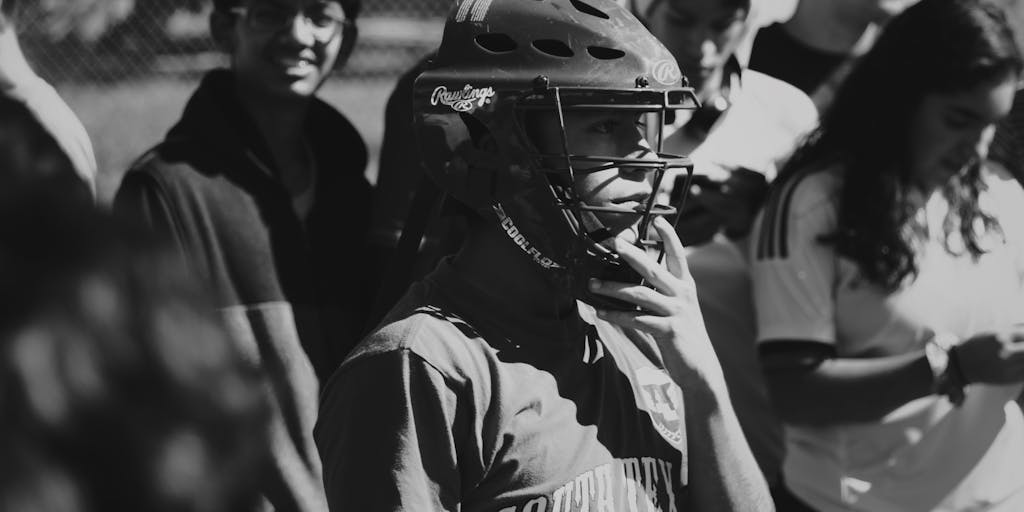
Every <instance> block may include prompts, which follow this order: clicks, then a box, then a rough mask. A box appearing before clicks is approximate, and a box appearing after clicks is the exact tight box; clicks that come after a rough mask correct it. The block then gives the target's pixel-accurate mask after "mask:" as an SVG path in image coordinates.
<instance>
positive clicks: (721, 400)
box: [660, 342, 774, 511]
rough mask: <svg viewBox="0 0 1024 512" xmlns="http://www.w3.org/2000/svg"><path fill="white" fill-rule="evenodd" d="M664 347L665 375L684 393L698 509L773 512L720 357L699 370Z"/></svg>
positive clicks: (693, 491)
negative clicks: (726, 381) (720, 362)
mask: <svg viewBox="0 0 1024 512" xmlns="http://www.w3.org/2000/svg"><path fill="white" fill-rule="evenodd" d="M706 345H707V346H708V347H710V346H711V344H710V342H708V343H707V344H706ZM660 348H661V352H662V355H663V361H664V364H665V367H666V368H665V369H666V371H667V372H668V374H669V376H670V377H671V378H672V380H673V381H675V383H676V384H677V385H679V387H680V388H681V389H682V390H683V409H684V415H685V418H686V419H685V422H686V440H687V445H686V450H687V456H688V458H689V462H688V466H689V467H690V468H694V470H693V471H690V472H689V475H688V485H689V488H690V493H691V496H692V499H693V507H694V510H744V511H747V510H750V511H761V510H774V506H773V505H772V500H771V495H770V494H769V492H768V484H767V482H766V481H765V479H764V475H763V474H762V473H761V470H760V469H759V468H758V466H757V461H756V460H755V459H754V454H753V452H751V451H750V446H749V445H748V444H747V440H746V437H744V435H743V431H742V429H741V428H740V423H739V420H738V419H737V418H736V413H735V411H734V410H733V407H732V403H731V402H730V401H729V392H728V390H727V388H726V384H725V378H724V377H723V376H722V370H721V367H720V366H719V365H718V364H717V359H716V358H711V359H706V360H707V361H713V362H714V363H715V364H710V363H709V364H706V365H703V366H702V367H699V368H695V367H693V366H692V365H690V364H688V363H687V360H686V359H684V358H683V357H682V352H681V351H680V350H675V349H672V347H668V346H664V345H662V346H661V347H660Z"/></svg>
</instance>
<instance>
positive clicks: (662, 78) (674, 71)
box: [651, 59, 683, 85]
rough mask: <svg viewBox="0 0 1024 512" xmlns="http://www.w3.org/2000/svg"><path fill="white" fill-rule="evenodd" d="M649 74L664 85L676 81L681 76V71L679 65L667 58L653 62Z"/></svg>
mask: <svg viewBox="0 0 1024 512" xmlns="http://www.w3.org/2000/svg"><path fill="white" fill-rule="evenodd" d="M651 75H652V77H653V78H654V80H655V81H657V82H658V83H662V84H665V85H672V84H675V83H678V82H679V81H680V80H682V78H683V73H682V72H681V71H679V65H677V64H676V63H675V62H673V61H671V60H667V59H666V60H659V61H658V62H655V63H654V67H653V68H651Z"/></svg>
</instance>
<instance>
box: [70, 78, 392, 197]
mask: <svg viewBox="0 0 1024 512" xmlns="http://www.w3.org/2000/svg"><path fill="white" fill-rule="evenodd" d="M395 80H397V77H394V78H390V79H366V80H341V79H334V80H331V81H329V82H328V83H327V84H325V85H324V88H323V90H322V92H321V97H322V98H323V99H324V100H326V101H327V102H328V103H331V104H332V105H334V106H335V107H336V108H338V109H339V110H341V111H342V112H344V113H345V115H347V116H348V117H349V119H350V120H351V121H352V123H353V124H355V126H356V128H357V129H358V130H359V132H360V133H361V134H362V135H363V138H364V139H365V140H366V145H367V147H368V149H369V151H370V159H371V161H370V165H369V166H368V169H367V176H368V177H369V178H370V179H371V180H373V179H375V177H376V162H377V154H378V152H379V150H380V140H381V137H382V135H383V119H384V105H385V103H386V102H387V96H388V95H389V94H390V93H391V90H392V88H393V87H394V82H395ZM196 85H197V80H187V81H186V80H181V79H167V78H159V79H150V80H144V81H135V82H126V83H120V84H116V85H82V86H79V85H60V84H58V86H57V89H58V90H59V91H60V93H61V95H62V96H63V97H64V99H65V101H67V103H68V105H70V106H71V108H72V109H73V110H74V111H75V113H76V114H78V117H79V118H80V119H81V120H82V123H83V124H84V125H85V128H86V130H88V131H89V135H90V137H91V138H92V143H93V147H94V149H95V150H96V159H97V162H98V163H99V169H100V175H99V178H98V180H97V194H98V196H99V200H100V202H102V203H107V202H109V201H110V200H111V198H112V197H113V195H114V192H116V191H117V186H118V184H119V183H120V182H121V176H122V175H123V174H124V171H125V170H126V169H127V168H128V166H129V165H130V164H131V162H132V161H133V160H134V159H135V158H136V157H138V156H139V155H140V154H141V153H142V152H144V151H146V150H147V149H148V148H150V147H151V146H153V145H154V144H156V143H157V142H159V141H160V140H161V139H162V138H163V136H164V134H165V133H166V132H167V129H168V128H170V127H171V125H172V124H174V122H175V121H177V119H178V117H179V116H180V115H181V110H182V107H183V106H184V105H185V102H186V101H187V100H188V97H189V96H190V95H191V94H192V91H193V89H194V88H195V87H196Z"/></svg>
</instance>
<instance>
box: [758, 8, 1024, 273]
mask: <svg viewBox="0 0 1024 512" xmlns="http://www.w3.org/2000/svg"><path fill="white" fill-rule="evenodd" d="M1021 69H1022V60H1021V55H1020V52H1019V50H1018V48H1017V46H1016V45H1015V43H1014V38H1013V32H1012V30H1011V28H1010V26H1009V24H1008V22H1007V20H1006V17H1005V15H1004V13H1003V11H1002V10H1001V9H1000V8H999V7H998V6H997V5H995V4H993V3H992V2H990V1H988V0H923V1H921V2H919V3H918V4H916V5H914V6H912V7H910V8H909V9H907V10H906V11H904V12H903V13H902V14H901V15H899V16H897V17H896V18H894V19H893V20H891V21H890V22H889V23H888V25H887V26H886V28H885V30H884V31H883V33H882V34H881V36H880V37H879V39H878V40H877V41H876V42H875V44H874V46H873V47H872V49H871V50H870V51H869V52H868V53H867V54H865V55H864V56H863V57H861V58H860V61H859V62H857V63H856V64H855V65H854V68H853V70H852V71H851V73H850V75H849V76H848V77H847V79H846V80H845V81H844V82H843V84H842V85H841V86H840V88H839V89H838V90H837V92H836V96H835V98H834V100H833V103H832V104H831V106H830V107H829V108H828V109H827V110H826V111H825V112H824V114H823V116H822V121H821V124H820V125H819V127H818V128H817V129H816V130H815V131H814V132H812V133H811V134H810V135H809V136H808V138H807V139H806V140H805V142H804V143H803V144H802V145H801V147H800V148H799V149H798V150H797V151H796V152H795V153H794V155H793V157H792V158H791V159H790V160H789V162H788V163H787V164H786V165H785V167H784V168H783V170H782V172H781V173H780V175H779V177H778V179H777V180H776V182H775V190H781V188H782V185H783V184H785V183H786V182H787V181H789V180H792V179H796V177H797V175H798V174H801V173H802V172H804V171H811V170H812V169H813V170H814V171H821V170H824V169H828V168H833V167H835V166H839V167H840V168H841V169H842V173H843V179H842V182H843V185H842V189H841V193H840V197H839V212H838V228H837V230H836V231H835V232H834V233H831V234H827V235H825V236H823V237H822V239H821V241H822V242H823V243H827V244H830V245H833V246H834V247H835V248H836V251H837V252H838V253H839V254H840V255H842V256H845V257H847V258H849V259H851V260H853V261H854V262H855V263H857V264H858V266H859V268H860V270H861V272H862V273H863V274H864V276H865V277H866V278H867V279H868V280H869V281H870V282H872V283H875V284H877V285H880V286H882V287H884V288H885V289H887V290H890V291H892V290H894V289H896V288H897V287H898V286H899V285H900V284H901V283H902V282H903V281H904V280H905V279H906V278H908V277H912V276H916V274H917V271H918V267H917V262H916V259H915V254H914V249H913V246H912V240H913V238H914V236H916V234H917V233H919V231H920V229H919V228H917V227H916V226H914V223H913V215H914V212H915V210H916V208H917V206H915V205H914V204H913V203H912V200H911V195H910V194H909V192H910V188H911V181H910V175H909V167H910V166H909V165H908V162H909V142H908V141H909V134H910V130H911V118H912V117H913V115H914V113H915V112H916V110H917V109H918V108H919V106H920V104H921V99H922V97H924V96H925V95H928V94H935V93H939V94H943V93H953V92H959V91H966V90H970V89H972V88H974V87H978V86H981V85H984V84H989V83H995V82H998V81H1000V80H1004V79H1006V78H1007V77H1012V76H1014V75H1015V74H1019V73H1020V72H1021ZM980 167H981V164H980V162H975V163H973V164H971V165H970V166H969V168H968V169H967V170H966V171H965V172H962V173H959V174H958V175H957V176H956V177H954V178H953V179H951V180H950V181H949V182H948V183H947V184H946V185H945V186H944V187H943V194H944V195H945V197H946V198H947V200H948V201H949V203H950V206H951V207H950V213H949V216H948V217H947V219H946V222H945V223H944V237H945V239H946V241H947V243H946V247H947V250H951V251H952V250H954V249H952V248H951V247H950V244H949V243H948V239H949V235H950V234H951V233H953V232H954V231H956V232H958V233H959V234H960V235H961V237H962V239H963V242H964V244H963V245H964V248H965V249H966V250H967V251H968V252H970V254H971V255H972V256H973V257H978V256H980V255H981V254H982V253H983V252H984V250H983V249H982V248H981V246H980V244H979V237H980V236H981V233H978V231H977V230H976V229H975V226H976V225H977V224H978V223H979V222H980V223H981V224H982V225H984V226H985V230H986V231H988V230H998V229H999V226H998V222H997V221H996V220H995V219H994V218H993V217H991V216H990V215H988V214H986V213H985V212H983V211H982V210H981V209H980V208H979V206H978V196H979V194H980V192H981V191H982V190H983V189H984V184H983V183H982V180H981V172H980ZM776 195H777V194H776Z"/></svg>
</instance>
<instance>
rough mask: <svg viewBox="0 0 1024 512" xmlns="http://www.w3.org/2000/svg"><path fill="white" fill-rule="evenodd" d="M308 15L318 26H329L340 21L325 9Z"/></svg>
mask: <svg viewBox="0 0 1024 512" xmlns="http://www.w3.org/2000/svg"><path fill="white" fill-rule="evenodd" d="M306 16H308V17H309V20H310V21H312V22H313V24H314V25H316V26H318V27H329V26H331V25H333V24H334V23H336V22H337V21H338V20H336V19H335V17H334V16H333V15H331V14H329V13H327V12H323V11H318V12H311V13H308V14H307V15H306Z"/></svg>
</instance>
